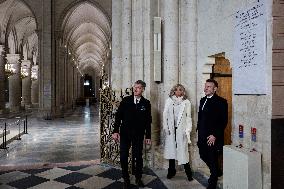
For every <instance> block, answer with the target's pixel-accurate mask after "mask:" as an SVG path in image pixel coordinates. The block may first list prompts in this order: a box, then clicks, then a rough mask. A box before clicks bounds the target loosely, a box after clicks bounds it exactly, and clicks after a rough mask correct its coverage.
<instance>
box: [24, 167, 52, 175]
mask: <svg viewBox="0 0 284 189" xmlns="http://www.w3.org/2000/svg"><path fill="white" fill-rule="evenodd" d="M50 169H52V168H43V169H29V170H22V171H21V172H24V173H28V174H33V175H35V174H38V173H42V172H45V171H47V170H50Z"/></svg>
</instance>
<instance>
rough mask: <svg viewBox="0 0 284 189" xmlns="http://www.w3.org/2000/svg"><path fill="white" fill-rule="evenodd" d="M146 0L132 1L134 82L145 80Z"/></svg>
mask: <svg viewBox="0 0 284 189" xmlns="http://www.w3.org/2000/svg"><path fill="white" fill-rule="evenodd" d="M143 12H146V11H145V8H144V0H134V1H132V82H134V81H136V80H138V79H141V80H144V61H143V60H144V52H143V50H144V47H143V45H144V43H143V40H144V27H147V26H145V25H144V23H143V21H144V19H145V17H144V14H143Z"/></svg>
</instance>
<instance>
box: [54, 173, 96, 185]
mask: <svg viewBox="0 0 284 189" xmlns="http://www.w3.org/2000/svg"><path fill="white" fill-rule="evenodd" d="M90 177H91V175H87V174H83V173H77V172H73V173H69V174H67V175H64V176H62V177H59V178H57V179H54V180H55V181H57V182H62V183H66V184H70V185H74V184H76V183H79V182H82V181H83V180H86V179H88V178H90Z"/></svg>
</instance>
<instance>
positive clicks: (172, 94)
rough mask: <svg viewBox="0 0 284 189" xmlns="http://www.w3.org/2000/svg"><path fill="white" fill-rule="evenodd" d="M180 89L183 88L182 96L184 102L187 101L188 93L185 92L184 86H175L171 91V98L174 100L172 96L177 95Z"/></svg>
mask: <svg viewBox="0 0 284 189" xmlns="http://www.w3.org/2000/svg"><path fill="white" fill-rule="evenodd" d="M178 88H181V89H182V96H183V98H182V99H183V100H186V99H187V95H186V91H185V88H184V86H183V85H182V84H179V83H178V84H176V85H175V86H173V87H172V89H171V92H170V94H169V97H170V98H172V96H174V95H175V91H176V90H177V89H178Z"/></svg>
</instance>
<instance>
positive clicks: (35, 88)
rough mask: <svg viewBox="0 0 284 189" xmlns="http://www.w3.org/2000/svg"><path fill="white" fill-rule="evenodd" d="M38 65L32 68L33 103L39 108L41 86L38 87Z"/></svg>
mask: <svg viewBox="0 0 284 189" xmlns="http://www.w3.org/2000/svg"><path fill="white" fill-rule="evenodd" d="M37 78H38V65H34V66H32V86H31V102H32V105H33V106H34V107H38V102H39V88H38V87H39V85H38V79H37Z"/></svg>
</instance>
